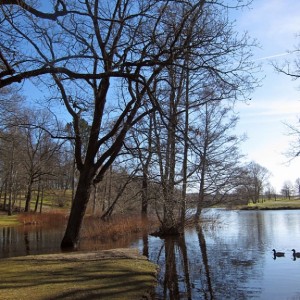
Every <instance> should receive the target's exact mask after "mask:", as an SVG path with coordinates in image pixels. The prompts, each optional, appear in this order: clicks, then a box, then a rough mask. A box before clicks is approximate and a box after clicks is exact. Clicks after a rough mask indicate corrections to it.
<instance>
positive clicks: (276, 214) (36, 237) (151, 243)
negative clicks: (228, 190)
mask: <svg viewBox="0 0 300 300" xmlns="http://www.w3.org/2000/svg"><path fill="white" fill-rule="evenodd" d="M216 213H218V215H219V218H218V222H216V223H215V224H214V226H213V228H211V227H210V226H204V227H197V228H190V229H187V230H186V232H185V235H184V236H182V237H180V238H167V239H160V238H157V237H152V236H147V235H144V236H143V237H141V238H138V239H137V238H136V239H135V240H132V239H131V240H125V239H124V240H121V241H118V242H117V243H110V244H103V243H102V242H101V243H100V242H99V243H95V242H92V243H88V242H84V243H82V244H81V249H80V250H97V249H108V248H117V247H137V248H139V249H140V251H141V253H143V254H144V255H146V256H147V257H149V259H150V260H151V261H153V262H155V263H156V264H158V265H159V273H158V285H157V289H156V299H221V300H223V299H230V300H231V299H280V300H281V299H300V285H299V282H300V258H297V257H294V256H293V253H292V251H291V249H295V250H296V251H298V252H300V211H297V210H293V211H292V210H290V211H226V210H211V211H208V212H206V214H205V215H206V216H208V217H211V216H212V215H216ZM62 235H63V231H62V230H60V229H52V230H45V229H42V228H40V227H28V228H27V227H18V228H16V227H15V228H0V247H1V251H0V257H8V256H17V255H27V254H35V253H54V252H59V251H60V248H59V246H60V242H61V239H62ZM273 248H274V249H276V250H277V251H283V252H285V256H284V257H277V258H276V259H275V260H274V257H273V252H272V249H273Z"/></svg>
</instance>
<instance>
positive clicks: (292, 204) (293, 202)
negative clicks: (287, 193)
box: [239, 198, 300, 210]
mask: <svg viewBox="0 0 300 300" xmlns="http://www.w3.org/2000/svg"><path fill="white" fill-rule="evenodd" d="M239 208H240V209H245V210H247V209H249V210H251V209H253V210H255V209H258V210H259V209H300V200H299V199H290V200H289V199H282V198H280V199H277V200H266V201H264V202H259V203H250V204H248V205H244V206H240V207H239Z"/></svg>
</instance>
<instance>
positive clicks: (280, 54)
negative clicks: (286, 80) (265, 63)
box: [255, 52, 292, 61]
mask: <svg viewBox="0 0 300 300" xmlns="http://www.w3.org/2000/svg"><path fill="white" fill-rule="evenodd" d="M289 54H292V53H291V52H284V53H279V54H274V55H269V56H265V57H261V58H257V59H255V60H256V61H257V60H266V59H270V58H274V57H280V56H286V55H289Z"/></svg>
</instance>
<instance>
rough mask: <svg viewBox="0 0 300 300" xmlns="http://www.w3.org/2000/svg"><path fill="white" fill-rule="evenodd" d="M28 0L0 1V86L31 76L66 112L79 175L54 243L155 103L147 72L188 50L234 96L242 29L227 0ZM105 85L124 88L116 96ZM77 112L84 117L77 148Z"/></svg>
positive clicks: (71, 227) (241, 82)
mask: <svg viewBox="0 0 300 300" xmlns="http://www.w3.org/2000/svg"><path fill="white" fill-rule="evenodd" d="M246 2H248V1H244V2H243V1H240V0H239V1H238V0H237V1H236V3H234V4H233V5H232V1H229V2H228V3H229V4H230V6H231V7H232V6H240V5H241V6H243V5H246V4H247V3H246ZM30 3H31V2H29V1H28V2H27V1H26V2H25V1H2V2H1V16H0V24H1V30H0V38H1V39H0V40H1V42H0V54H1V56H0V60H1V63H2V64H3V65H4V69H3V71H2V72H1V73H0V79H1V81H0V88H1V87H4V86H7V85H9V84H11V83H14V82H22V81H23V80H24V79H26V78H34V77H37V76H38V78H39V80H40V81H39V83H40V84H41V83H44V84H45V85H46V86H47V87H48V88H50V90H51V93H52V94H51V99H52V101H53V100H55V99H56V100H58V101H59V102H60V103H63V104H64V107H65V109H66V111H67V112H68V113H69V115H70V117H71V118H72V125H73V127H74V133H75V135H74V136H72V137H70V136H69V137H67V138H70V139H74V141H75V159H76V166H77V168H78V171H79V179H78V185H77V190H76V193H75V196H74V201H73V205H72V208H71V212H70V216H69V220H68V225H67V228H66V232H65V235H64V238H63V240H62V244H61V246H62V248H68V247H72V248H73V247H76V246H77V244H78V241H79V234H80V228H81V224H82V220H83V217H84V214H85V211H86V207H87V204H88V201H89V198H90V194H91V188H92V186H93V184H97V183H98V182H99V181H101V180H102V178H103V176H104V174H105V173H106V171H107V170H108V169H109V168H110V166H111V164H112V163H113V162H114V160H115V159H116V157H117V155H118V153H119V151H120V149H121V148H122V146H123V141H124V138H125V136H126V134H127V132H128V130H129V129H130V128H131V127H132V126H133V125H134V124H135V123H136V122H138V121H139V120H140V119H141V118H143V117H144V116H145V115H147V114H149V113H151V112H153V111H154V110H157V111H160V103H159V99H155V98H154V97H153V83H154V80H156V79H157V78H158V77H159V78H161V80H163V76H162V75H163V73H164V72H165V70H166V69H167V68H168V67H169V66H172V65H177V66H180V65H181V66H183V65H184V64H183V60H182V58H183V57H184V56H185V55H186V52H187V51H188V52H189V57H190V59H191V60H193V59H194V58H195V60H194V62H195V65H194V66H193V67H191V68H194V69H195V70H199V68H202V70H205V71H206V72H203V78H208V77H210V80H206V82H207V84H211V82H212V81H214V82H217V81H218V82H219V83H220V84H218V85H217V86H218V87H220V90H219V91H220V92H221V90H222V91H225V90H226V91H227V95H228V96H229V97H233V98H235V97H238V96H240V95H243V93H244V92H245V91H246V90H248V89H251V88H252V84H253V78H252V74H251V72H250V70H251V69H252V65H251V62H250V61H249V57H250V53H249V49H248V48H247V45H249V43H248V39H247V36H242V37H241V38H240V39H238V38H236V36H233V35H232V25H231V24H230V23H229V22H228V20H227V15H226V12H227V9H228V5H229V4H228V5H227V3H226V1H225V2H224V1H219V0H214V1H205V0H189V1H156V0H148V1H142V0H141V1H136V0H124V1H119V0H113V1H111V0H110V1H108V0H107V1H99V0H95V1H92V2H91V1H63V0H58V1H54V2H53V3H52V7H50V5H49V6H47V9H48V8H49V11H50V12H49V13H45V12H42V11H40V10H38V9H37V6H35V5H34V4H32V5H30ZM197 57H198V59H197V60H196V58H197ZM209 75H210V76H209ZM113 87H115V88H118V90H119V92H120V93H122V94H123V95H124V96H125V97H122V98H118V97H116V92H115V90H114V89H113ZM221 87H222V88H221ZM119 99H122V101H119ZM145 99H147V101H149V102H150V103H151V105H152V107H151V108H150V109H147V108H145V107H144V106H143V101H145ZM83 119H84V120H86V121H87V122H88V124H89V134H88V141H87V147H86V149H85V148H84V147H83V134H85V133H84V132H83V131H82V128H81V127H80V124H81V121H82V120H83ZM110 122H113V123H112V125H113V126H109V127H107V126H106V125H107V124H108V123H110ZM53 136H54V137H55V136H59V137H62V136H61V135H59V134H57V133H55V134H53Z"/></svg>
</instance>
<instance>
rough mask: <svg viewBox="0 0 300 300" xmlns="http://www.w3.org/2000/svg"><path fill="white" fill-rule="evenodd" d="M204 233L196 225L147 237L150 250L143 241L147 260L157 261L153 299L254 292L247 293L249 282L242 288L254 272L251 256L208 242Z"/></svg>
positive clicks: (221, 296)
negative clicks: (165, 235) (180, 232)
mask: <svg viewBox="0 0 300 300" xmlns="http://www.w3.org/2000/svg"><path fill="white" fill-rule="evenodd" d="M205 233H206V232H205V231H204V230H203V228H202V227H201V226H197V227H196V228H194V229H190V231H189V232H188V233H186V234H185V235H183V236H181V237H168V238H165V239H163V240H156V242H155V243H153V240H152V241H150V242H149V241H148V240H147V243H148V244H147V245H150V248H151V249H150V250H149V249H148V250H146V248H147V247H145V244H144V245H143V246H144V247H143V252H144V254H146V253H150V257H149V258H150V260H151V261H153V262H155V263H157V264H158V265H159V273H158V287H157V291H156V298H155V299H164V300H167V299H168V300H173V299H174V300H177V299H180V300H182V299H207V300H210V299H248V296H249V295H250V294H251V293H253V292H254V294H256V293H257V291H256V290H252V291H250V294H249V288H250V290H251V289H252V288H251V286H248V287H247V288H245V289H243V288H241V285H244V284H245V285H246V284H247V280H248V279H251V278H253V276H257V274H256V271H255V263H254V260H252V259H250V258H247V259H246V258H245V257H244V256H243V255H239V254H238V250H236V251H234V252H232V253H231V252H230V250H229V251H227V250H228V249H227V250H226V249H225V250H224V249H223V250H222V248H221V247H222V245H221V244H219V245H215V244H211V243H210V244H209V246H208V245H207V243H206V238H205ZM187 235H188V237H186V236H187ZM144 241H145V240H144ZM210 242H211V239H210ZM232 246H233V247H234V245H232ZM214 249H215V250H214ZM245 261H247V264H246V263H245ZM254 294H252V296H253V295H254Z"/></svg>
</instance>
